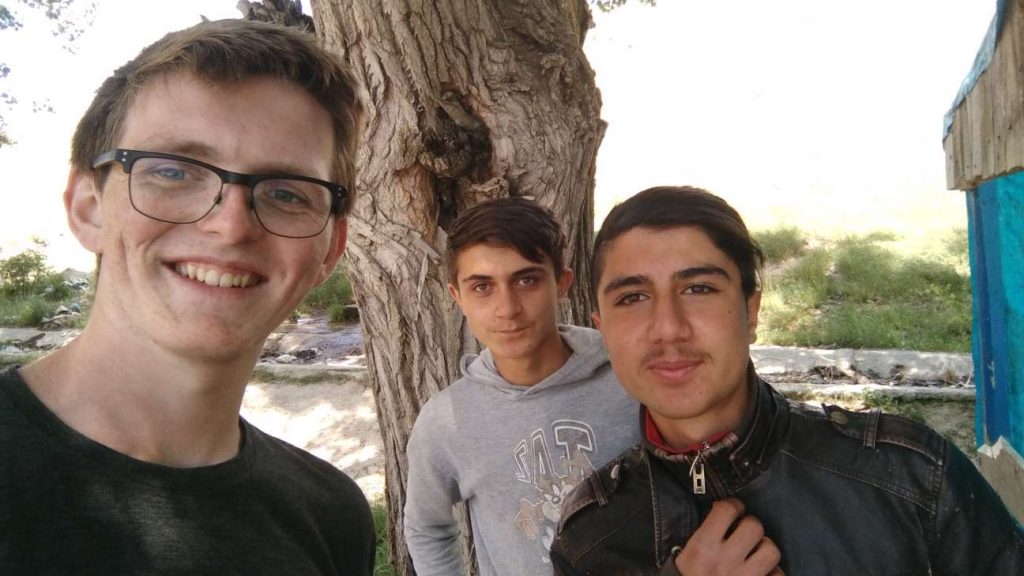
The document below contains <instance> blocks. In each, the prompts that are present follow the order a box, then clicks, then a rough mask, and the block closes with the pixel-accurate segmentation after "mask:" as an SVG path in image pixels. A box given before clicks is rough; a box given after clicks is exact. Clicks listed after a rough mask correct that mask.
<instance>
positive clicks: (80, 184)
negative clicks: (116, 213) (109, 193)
mask: <svg viewBox="0 0 1024 576" xmlns="http://www.w3.org/2000/svg"><path fill="white" fill-rule="evenodd" d="M102 207H103V202H102V198H101V195H100V190H99V187H98V186H97V184H96V174H95V172H92V171H89V172H82V171H80V170H78V169H76V168H72V169H71V173H70V174H69V175H68V183H67V186H66V187H65V188H64V210H65V211H66V212H67V217H68V226H69V227H70V228H71V233H72V234H74V235H75V238H78V242H79V243H80V244H81V245H82V246H83V247H84V248H85V249H86V250H88V251H90V252H92V253H94V254H97V255H99V254H102V253H103V242H102V240H103V210H102Z"/></svg>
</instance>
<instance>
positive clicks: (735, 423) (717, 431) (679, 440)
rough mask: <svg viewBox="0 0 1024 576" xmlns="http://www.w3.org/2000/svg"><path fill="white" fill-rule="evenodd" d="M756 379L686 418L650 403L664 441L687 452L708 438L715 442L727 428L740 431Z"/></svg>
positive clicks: (708, 441) (729, 430)
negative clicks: (668, 413) (667, 413)
mask: <svg viewBox="0 0 1024 576" xmlns="http://www.w3.org/2000/svg"><path fill="white" fill-rule="evenodd" d="M752 387H753V382H752V381H750V380H749V378H748V381H747V382H746V384H745V385H743V384H741V385H739V386H737V387H736V388H735V391H734V392H733V394H732V395H730V396H729V397H727V398H723V399H721V401H720V402H719V403H718V404H717V405H716V406H714V407H712V408H710V409H708V410H705V411H704V412H703V413H701V414H699V415H697V416H693V417H684V418H672V417H669V416H667V415H664V414H659V413H657V412H655V411H654V410H651V409H650V407H648V414H649V415H650V417H651V420H652V421H653V422H654V424H655V426H656V427H657V429H658V432H659V433H660V434H661V438H662V441H663V442H664V443H665V445H667V446H668V447H670V448H671V449H672V450H674V451H679V452H685V451H687V450H691V449H693V448H694V447H695V446H697V447H699V446H701V445H702V444H704V443H705V442H707V443H711V444H713V443H714V441H715V440H716V439H720V437H721V435H722V434H723V433H726V432H733V431H736V430H737V429H738V428H739V427H740V425H741V424H742V423H743V418H744V416H745V415H746V413H747V409H748V408H749V407H750V403H751V402H753V398H754V395H753V393H752V392H753V388H752Z"/></svg>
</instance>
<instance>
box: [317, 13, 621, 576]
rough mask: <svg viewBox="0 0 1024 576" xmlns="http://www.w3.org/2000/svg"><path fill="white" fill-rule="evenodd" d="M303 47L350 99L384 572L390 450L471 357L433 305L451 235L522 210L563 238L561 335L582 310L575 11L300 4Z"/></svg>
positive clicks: (588, 86)
mask: <svg viewBox="0 0 1024 576" xmlns="http://www.w3.org/2000/svg"><path fill="white" fill-rule="evenodd" d="M312 8H313V16H314V21H315V27H316V30H317V33H318V34H319V35H320V36H321V37H322V38H323V39H324V40H325V42H326V43H327V45H328V47H330V48H331V49H333V50H336V51H337V52H338V53H339V54H341V55H342V56H343V57H344V59H345V60H347V61H348V62H349V64H350V65H351V66H352V68H353V70H354V71H355V74H356V75H357V76H358V77H359V79H360V80H361V82H362V84H363V92H362V93H361V98H362V100H363V102H364V104H365V106H366V108H367V117H366V126H365V131H364V133H363V139H362V145H361V147H360V151H359V158H358V179H357V193H358V195H359V199H358V202H357V205H356V209H355V211H354V213H353V215H352V217H351V218H350V220H349V240H348V250H347V255H346V259H347V262H348V270H349V273H350V275H351V277H352V280H353V284H354V288H355V293H356V300H357V303H358V305H359V310H360V317H361V322H362V328H363V335H364V342H365V346H366V354H367V360H368V364H369V369H370V370H369V372H370V382H371V385H372V387H373V391H374V394H375V397H376V403H377V409H378V414H379V415H380V416H379V419H380V428H381V433H382V435H383V441H384V449H385V460H386V479H387V480H386V489H387V505H388V514H389V518H390V522H389V526H388V534H389V537H390V550H389V556H390V558H391V562H392V564H393V566H394V567H395V569H396V573H398V574H411V573H412V569H411V565H410V562H409V560H408V554H407V552H406V547H405V540H404V537H403V535H402V508H403V506H404V504H405V482H406V477H407V464H408V462H407V459H406V456H405V445H406V442H407V440H408V437H409V433H410V431H411V430H412V425H413V422H414V421H415V419H416V415H417V414H418V413H419V410H420V407H421V406H422V405H423V404H424V402H426V400H427V399H428V398H429V397H430V396H431V395H433V394H434V393H436V392H437V391H439V390H440V389H442V388H444V387H445V386H447V385H448V383H449V382H451V381H453V380H454V379H455V378H457V377H458V360H459V358H460V357H461V355H462V354H463V353H465V352H468V351H473V350H475V349H476V346H477V345H476V343H475V341H474V340H473V339H472V337H471V336H470V335H469V334H468V332H467V330H466V326H465V322H464V321H463V318H462V316H461V314H460V312H459V310H458V308H457V307H456V306H455V305H454V303H453V302H452V301H451V298H450V297H449V296H448V294H447V292H446V284H447V270H446V267H445V264H444V262H443V255H444V251H445V243H446V234H445V230H446V229H447V228H448V226H449V225H450V223H451V222H452V220H453V219H454V218H455V217H456V216H457V215H458V214H459V213H460V212H461V211H463V210H465V209H466V208H467V207H468V206H471V205H473V204H476V203H477V202H480V201H481V200H484V199H487V198H496V197H503V196H509V195H513V196H532V197H534V198H535V199H536V200H537V201H538V202H540V203H541V204H543V205H546V206H548V207H550V208H551V209H552V210H553V211H554V213H555V214H556V215H557V216H558V217H559V219H560V220H561V221H562V222H563V223H564V225H565V227H566V231H567V234H568V237H569V244H570V246H569V250H568V254H567V255H566V262H567V265H568V266H570V267H572V268H573V269H574V270H575V271H576V279H577V281H576V285H575V287H574V289H573V290H572V292H571V294H570V302H569V304H568V305H567V306H565V307H564V310H563V320H565V321H569V322H575V323H581V324H588V323H589V318H590V312H591V310H592V309H593V307H594V304H593V301H592V297H591V296H590V291H589V275H590V270H589V261H588V254H589V250H590V246H591V244H592V241H593V186H594V166H595V158H596V155H597V149H598V145H599V144H600V142H601V138H602V137H603V135H604V129H605V124H604V123H603V122H602V121H601V119H600V117H599V113H600V107H601V100H600V95H599V93H598V91H597V88H596V86H595V83H594V74H593V71H592V69H591V68H590V65H589V64H588V63H587V60H586V58H585V56H584V54H583V51H582V44H583V38H584V35H585V33H586V31H587V29H588V27H589V23H590V11H589V7H588V5H587V2H586V0H319V1H317V0H314V1H313V2H312Z"/></svg>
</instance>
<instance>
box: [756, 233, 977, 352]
mask: <svg viewBox="0 0 1024 576" xmlns="http://www.w3.org/2000/svg"><path fill="white" fill-rule="evenodd" d="M901 241H902V239H901V238H899V237H897V236H896V235H895V234H892V233H874V234H870V235H864V236H847V237H844V238H840V239H838V240H834V241H831V242H829V241H824V242H822V244H823V245H822V246H819V247H817V248H814V249H810V250H806V251H805V252H804V253H803V254H802V255H801V256H799V257H797V259H796V260H791V261H789V262H786V263H784V264H783V265H777V266H774V267H773V266H771V265H769V269H768V272H767V273H766V276H765V282H764V296H763V299H762V304H761V325H760V327H759V329H758V335H759V341H760V342H761V343H764V344H778V345H784V346H813V347H829V348H833V347H843V348H847V347H848V348H898V349H911V350H928V351H950V352H967V351H970V349H971V286H970V277H969V272H968V271H967V263H966V262H967V256H966V253H965V250H966V232H965V231H964V230H962V229H960V230H954V231H953V232H951V233H949V234H947V235H946V236H945V237H944V238H940V239H934V238H933V239H932V241H931V242H925V243H924V246H925V247H926V248H925V249H920V248H918V249H905V248H903V249H901V247H900V243H901ZM936 247H938V248H936Z"/></svg>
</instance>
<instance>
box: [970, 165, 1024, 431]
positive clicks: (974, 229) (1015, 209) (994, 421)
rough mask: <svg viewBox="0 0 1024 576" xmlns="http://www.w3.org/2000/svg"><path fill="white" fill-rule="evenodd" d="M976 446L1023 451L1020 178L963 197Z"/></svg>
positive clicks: (1023, 210)
mask: <svg viewBox="0 0 1024 576" xmlns="http://www.w3.org/2000/svg"><path fill="white" fill-rule="evenodd" d="M967 218H968V234H969V236H970V246H971V248H970V250H971V282H972V288H973V292H974V301H973V308H974V332H973V340H974V342H973V348H974V366H975V368H974V373H975V378H976V382H975V385H976V387H977V403H976V410H977V418H976V432H977V438H978V443H979V445H980V444H983V443H984V444H991V443H994V442H995V441H996V440H997V439H998V438H999V437H1000V436H1002V437H1005V438H1006V439H1007V440H1009V441H1010V444H1012V445H1013V446H1014V448H1016V449H1017V450H1018V451H1020V450H1021V449H1022V448H1024V173H1021V172H1018V173H1015V174H1011V175H1009V176H1004V177H1002V178H997V179H995V180H990V181H988V182H985V183H983V184H982V185H981V186H980V187H979V188H977V189H976V190H972V191H970V192H968V193H967Z"/></svg>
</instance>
